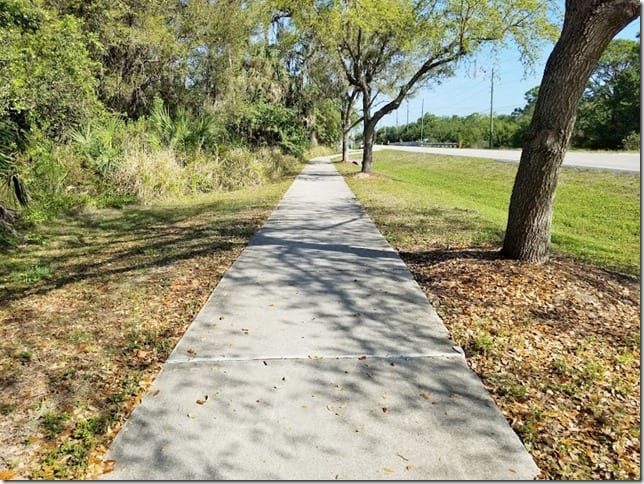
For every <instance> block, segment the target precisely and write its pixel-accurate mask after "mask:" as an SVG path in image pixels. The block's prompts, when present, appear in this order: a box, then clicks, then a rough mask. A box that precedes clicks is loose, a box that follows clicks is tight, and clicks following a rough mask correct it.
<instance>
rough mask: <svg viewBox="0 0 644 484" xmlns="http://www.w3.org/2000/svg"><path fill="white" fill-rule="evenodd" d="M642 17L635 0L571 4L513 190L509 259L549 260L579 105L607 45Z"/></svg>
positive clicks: (507, 246) (583, 0) (507, 235)
mask: <svg viewBox="0 0 644 484" xmlns="http://www.w3.org/2000/svg"><path fill="white" fill-rule="evenodd" d="M638 15H639V3H638V1H634V0H593V1H588V0H567V1H566V15H565V19H564V25H563V30H562V32H561V37H560V38H559V40H558V41H557V44H556V45H555V47H554V49H553V51H552V53H551V54H550V57H549V58H548V62H547V63H546V68H545V71H544V74H543V80H542V81H541V87H540V89H539V97H538V99H537V102H536V105H535V111H534V115H533V117H532V121H531V123H530V128H529V131H528V137H527V140H526V142H525V144H524V146H523V151H522V153H521V162H520V163H519V169H518V171H517V175H516V179H515V181H514V188H513V189H512V197H511V199H510V209H509V213H508V224H507V228H506V233H505V239H504V241H503V249H502V250H501V252H502V253H503V254H504V255H506V256H508V257H511V258H514V259H519V260H526V261H531V262H544V261H545V260H546V259H547V257H548V248H549V246H550V235H551V226H552V209H553V204H554V199H555V191H556V188H557V179H558V174H559V168H560V167H561V163H562V162H563V159H564V156H565V154H566V149H567V146H568V142H569V140H570V136H571V134H572V130H573V127H574V125H575V116H576V113H577V106H578V104H579V100H580V98H581V95H582V93H583V90H584V87H585V85H586V83H587V81H588V78H589V77H590V74H591V72H592V70H593V68H594V67H595V65H596V64H597V61H598V60H599V57H600V56H601V54H602V53H603V51H604V50H605V49H606V47H607V45H608V43H609V42H610V41H611V39H612V38H613V37H614V36H615V35H616V34H617V33H618V32H619V31H620V30H621V29H622V28H624V27H625V26H626V25H628V23H630V22H631V21H632V20H633V19H635V18H637V16H638Z"/></svg>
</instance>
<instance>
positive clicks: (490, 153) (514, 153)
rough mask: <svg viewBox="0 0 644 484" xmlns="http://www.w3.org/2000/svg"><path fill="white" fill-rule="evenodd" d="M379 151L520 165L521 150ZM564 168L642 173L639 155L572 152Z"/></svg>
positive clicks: (417, 148) (402, 148)
mask: <svg viewBox="0 0 644 484" xmlns="http://www.w3.org/2000/svg"><path fill="white" fill-rule="evenodd" d="M375 148H377V149H388V150H399V151H411V152H415V153H433V154H439V155H452V156H468V157H473V158H490V159H493V160H497V161H506V162H514V163H518V162H519V159H520V158H521V150H478V149H470V148H462V149H461V148H426V147H420V146H396V145H376V146H375ZM563 166H577V167H583V168H595V169H600V170H614V171H629V172H635V173H639V172H640V154H639V153H606V152H604V153H597V152H594V153H593V152H583V151H570V152H568V153H567V154H566V158H565V159H564V162H563Z"/></svg>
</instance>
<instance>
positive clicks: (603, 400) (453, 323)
mask: <svg viewBox="0 0 644 484" xmlns="http://www.w3.org/2000/svg"><path fill="white" fill-rule="evenodd" d="M406 249H407V250H405V251H402V250H400V249H399V250H400V255H401V257H402V258H403V260H404V261H405V262H406V264H407V266H408V267H409V268H410V270H411V272H412V273H413V274H414V277H415V278H416V280H417V281H418V282H419V284H420V285H421V287H422V288H423V290H424V292H425V293H426V295H427V296H428V298H429V300H430V302H431V303H432V305H433V306H434V307H435V308H436V310H437V312H438V313H439V315H440V316H441V318H442V319H443V321H444V323H445V325H446V326H447V328H448V330H449V331H450V334H451V336H452V338H453V339H454V340H455V342H456V343H457V344H459V345H460V346H461V347H462V348H463V349H464V351H465V355H466V358H467V361H468V364H469V366H470V367H471V368H472V369H473V370H474V371H475V372H476V373H477V374H478V375H479V376H480V377H481V379H482V381H483V384H484V385H485V387H486V389H487V390H488V391H489V392H490V394H491V395H492V397H493V398H494V400H495V401H496V403H497V405H498V407H499V408H500V410H501V412H502V413H503V414H504V415H505V417H506V419H507V420H508V422H509V423H510V424H511V426H512V427H513V429H514V430H515V432H516V433H517V434H518V435H519V437H520V438H521V439H522V441H523V443H524V445H525V446H526V448H527V449H528V450H529V451H530V452H531V454H532V456H533V458H534V459H535V462H536V463H537V465H538V466H539V468H540V469H541V473H540V475H539V478H541V479H583V480H595V479H609V480H614V479H629V480H638V479H640V317H639V315H640V287H639V281H638V280H636V279H634V278H632V277H630V276H625V275H622V274H617V273H613V272H609V271H605V270H603V269H600V268H597V267H594V266H591V265H587V264H584V263H581V262H578V261H575V260H573V259H570V258H564V257H553V258H551V260H550V261H549V262H547V263H545V264H541V265H537V264H529V263H522V262H517V261H512V260H506V259H503V258H500V257H499V255H498V252H497V251H496V250H493V249H488V248H483V249H480V248H451V249H436V250H433V251H427V250H424V251H421V250H419V249H418V248H413V247H408V248H406ZM421 396H423V395H422V394H421ZM423 398H424V396H423Z"/></svg>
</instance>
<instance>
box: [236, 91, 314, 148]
mask: <svg viewBox="0 0 644 484" xmlns="http://www.w3.org/2000/svg"><path fill="white" fill-rule="evenodd" d="M240 125H241V127H242V129H243V131H246V132H248V133H249V139H250V141H251V142H252V143H253V144H255V145H256V146H259V147H279V148H281V149H282V150H284V151H285V152H287V153H290V154H292V155H295V156H302V154H303V152H304V150H305V149H306V148H307V147H308V137H307V134H306V130H305V129H304V127H303V126H302V123H301V121H300V120H299V119H298V116H297V113H296V112H295V110H293V109H289V108H287V107H284V106H282V105H281V104H273V103H268V102H265V101H260V102H259V103H257V104H255V105H254V106H252V109H251V110H250V111H249V112H248V113H246V114H245V115H244V118H243V119H242V120H241V122H240Z"/></svg>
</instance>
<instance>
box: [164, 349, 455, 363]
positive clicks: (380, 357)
mask: <svg viewBox="0 0 644 484" xmlns="http://www.w3.org/2000/svg"><path fill="white" fill-rule="evenodd" d="M421 358H447V359H453V358H458V359H461V360H465V357H464V355H463V354H462V353H461V352H460V351H457V350H454V352H453V353H446V352H436V353H425V354H418V353H413V354H398V353H396V354H391V355H340V356H317V355H311V356H306V357H304V356H258V357H239V358H235V357H230V358H227V357H205V358H186V359H184V358H181V359H179V358H176V359H172V360H167V361H166V362H165V364H166V365H170V364H173V365H178V364H184V363H220V362H222V363H226V362H245V361H291V360H311V361H315V360H369V359H373V360H385V359H397V360H401V359H421Z"/></svg>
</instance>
